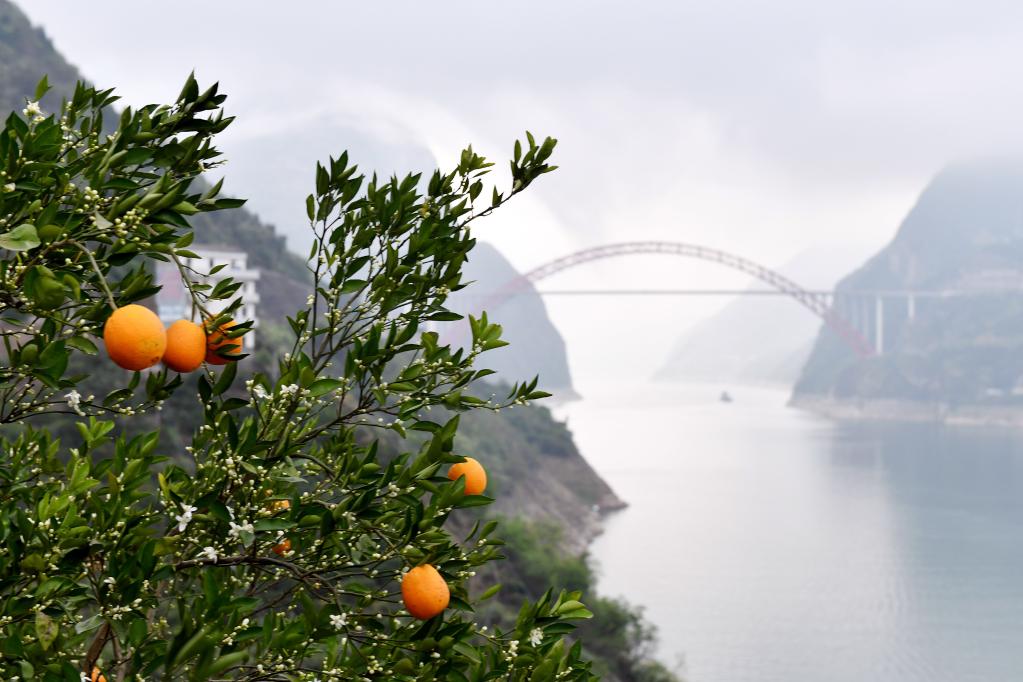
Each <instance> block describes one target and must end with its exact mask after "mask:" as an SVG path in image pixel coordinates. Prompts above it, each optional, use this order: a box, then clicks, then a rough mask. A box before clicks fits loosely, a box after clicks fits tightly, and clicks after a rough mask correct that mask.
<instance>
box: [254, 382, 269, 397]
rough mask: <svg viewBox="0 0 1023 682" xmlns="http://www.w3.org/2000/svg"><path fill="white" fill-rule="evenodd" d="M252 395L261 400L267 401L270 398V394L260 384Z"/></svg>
mask: <svg viewBox="0 0 1023 682" xmlns="http://www.w3.org/2000/svg"><path fill="white" fill-rule="evenodd" d="M252 395H254V396H256V397H257V398H259V399H260V400H266V399H267V398H269V397H270V394H269V393H267V392H266V389H265V388H263V387H262V386H260V385H258V384H257V385H256V386H255V387H254V388H253V389H252Z"/></svg>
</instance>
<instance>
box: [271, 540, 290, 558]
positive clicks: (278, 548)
mask: <svg viewBox="0 0 1023 682" xmlns="http://www.w3.org/2000/svg"><path fill="white" fill-rule="evenodd" d="M272 549H273V551H274V554H276V555H277V556H284V555H285V554H287V553H288V552H290V551H291V540H289V539H288V538H284V539H283V540H281V541H280V542H279V543H277V544H276V545H274V546H273V548H272Z"/></svg>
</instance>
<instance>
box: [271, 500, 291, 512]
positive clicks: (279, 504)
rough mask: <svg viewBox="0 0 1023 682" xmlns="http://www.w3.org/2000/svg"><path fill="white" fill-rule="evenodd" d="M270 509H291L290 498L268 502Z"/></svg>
mask: <svg viewBox="0 0 1023 682" xmlns="http://www.w3.org/2000/svg"><path fill="white" fill-rule="evenodd" d="M270 509H271V511H275V512H276V511H282V510H284V509H291V500H274V501H273V502H271V503H270Z"/></svg>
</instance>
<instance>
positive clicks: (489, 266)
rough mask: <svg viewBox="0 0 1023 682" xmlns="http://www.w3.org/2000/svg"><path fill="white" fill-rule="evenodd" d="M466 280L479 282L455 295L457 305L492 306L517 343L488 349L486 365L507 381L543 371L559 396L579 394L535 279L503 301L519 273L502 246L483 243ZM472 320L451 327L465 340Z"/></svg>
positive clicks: (451, 334) (475, 309)
mask: <svg viewBox="0 0 1023 682" xmlns="http://www.w3.org/2000/svg"><path fill="white" fill-rule="evenodd" d="M464 273H465V280H466V281H469V282H474V284H473V285H472V286H470V287H468V288H467V289H466V290H464V291H463V292H458V293H456V294H455V295H454V296H452V299H451V308H452V309H453V310H455V311H457V312H459V313H462V314H463V315H475V316H477V317H478V316H479V315H480V312H481V311H482V310H483V309H484V307H486V308H487V310H486V312H487V315H489V317H490V319H491V320H493V321H495V322H499V323H500V324H501V325H503V327H504V339H505V340H506V341H508V342H509V343H510V344H511V345H510V346H505V347H504V348H499V349H497V350H495V351H491V352H489V353H487V355H486V356H485V357H486V365H487V366H488V367H490V368H491V369H493V370H496V371H497V376H498V378H499V379H501V380H503V381H506V382H509V383H511V382H514V381H521V380H523V379H531V378H532V377H533V376H535V375H537V374H539V376H540V387H541V388H543V389H544V390H545V391H548V392H549V393H553V394H554V398H555V399H556V400H571V399H574V398H577V397H578V394H577V393H576V392H575V389H573V388H572V376H571V372H570V371H569V368H568V355H567V353H566V351H565V341H564V340H563V339H562V338H561V334H560V333H559V332H558V329H557V327H555V326H554V323H553V322H551V319H550V317H548V315H547V307H546V306H545V305H544V302H543V299H542V298H541V297H540V295H539V294H538V293H537V292H536V289H534V288H533V286H532V285H531V284H525V285H524V286H522V287H518V288H516V291H515V295H514V296H510V297H507V298H504V299H503V300H500V301H499V300H497V299H494V298H492V296H493V293H494V292H497V291H500V290H501V289H502V287H503V286H504V285H505V284H507V283H508V282H511V281H513V280H515V279H517V278H518V277H519V272H518V271H517V270H515V268H514V267H513V266H512V264H511V263H509V262H508V259H507V258H505V257H504V256H503V255H502V254H501V252H500V251H498V250H497V249H496V248H494V247H493V246H491V245H490V244H487V243H486V242H479V243H478V244H477V245H476V248H474V249H473V250H472V253H471V254H470V255H469V261H468V262H467V263H466V265H465V269H464ZM467 329H468V325H467V324H466V323H458V324H456V325H452V328H449V329H448V330H447V332H446V335H447V338H448V339H449V340H451V341H461V342H463V343H464V342H465V338H466V336H467Z"/></svg>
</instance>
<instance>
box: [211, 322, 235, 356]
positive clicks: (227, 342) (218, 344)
mask: <svg viewBox="0 0 1023 682" xmlns="http://www.w3.org/2000/svg"><path fill="white" fill-rule="evenodd" d="M233 326H234V320H231V321H229V322H225V323H224V324H222V325H220V327H219V328H217V329H216V330H214V331H213V332H211V333H210V334H209V336H208V337H207V338H206V362H208V363H210V364H211V365H226V364H227V363H228V362H231V359H230V358H225V357H221V356H220V355H218V354H217V351H220V352H223V353H227V354H228V355H238V354H239V353H241V352H242V337H240V336H239V337H238V338H237V339H229V338H227V337H226V336H224V332H226V331H228V330H230V329H231V327H233Z"/></svg>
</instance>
